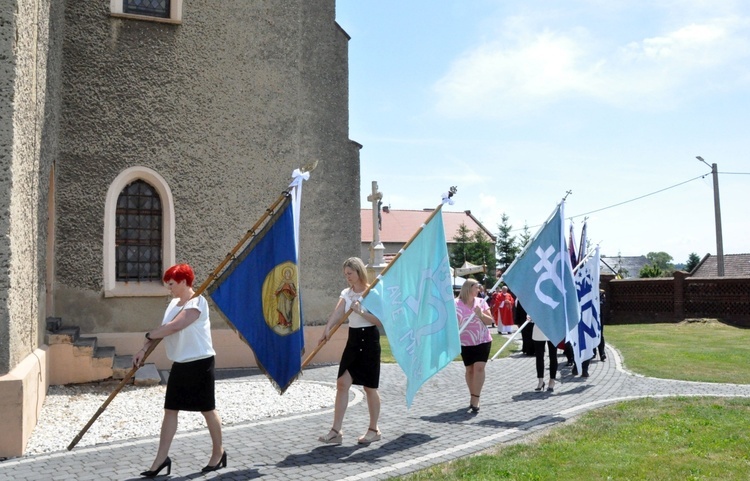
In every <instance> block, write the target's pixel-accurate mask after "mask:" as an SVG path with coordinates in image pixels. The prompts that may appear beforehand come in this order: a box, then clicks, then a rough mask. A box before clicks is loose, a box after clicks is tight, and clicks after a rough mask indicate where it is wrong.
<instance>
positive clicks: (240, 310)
mask: <svg viewBox="0 0 750 481" xmlns="http://www.w3.org/2000/svg"><path fill="white" fill-rule="evenodd" d="M293 176H294V181H293V182H292V184H291V185H290V196H289V197H288V198H287V199H285V200H284V202H283V204H282V206H281V207H280V208H279V209H278V210H277V211H276V213H275V214H274V215H273V217H272V218H271V219H270V220H269V221H268V222H267V223H266V225H265V226H264V227H263V229H262V230H261V231H260V232H258V234H256V236H255V237H253V239H252V240H251V241H250V243H249V244H248V245H247V246H246V247H245V248H244V249H243V251H242V252H241V253H240V254H239V255H238V256H237V257H236V259H235V260H234V261H233V262H232V263H231V264H230V265H229V266H228V267H227V268H226V269H225V270H224V272H223V273H222V274H221V275H220V276H219V278H218V279H217V280H216V282H214V283H213V284H212V285H211V286H210V287H209V288H208V293H209V295H210V296H211V299H213V301H214V303H215V304H216V306H217V307H218V308H219V309H220V310H221V312H222V313H223V314H224V316H225V317H226V318H227V320H228V321H229V323H230V324H231V325H232V327H233V328H234V329H235V330H236V331H237V332H238V333H239V334H240V336H241V337H242V339H243V340H244V341H245V342H246V343H247V344H248V345H249V346H250V347H251V348H252V350H253V352H254V353H255V358H256V360H257V362H258V367H259V368H260V369H261V370H262V371H263V372H264V373H265V374H266V376H268V378H269V379H270V380H271V383H272V384H273V385H274V386H275V387H276V388H277V389H278V390H279V392H281V393H282V394H283V393H284V391H286V389H287V388H288V387H289V386H290V385H291V383H292V382H293V381H294V380H295V379H296V378H297V377H298V376H299V375H300V373H301V372H302V354H303V352H304V348H305V338H304V335H303V329H302V327H303V326H304V320H303V319H302V308H301V300H300V289H299V270H298V268H297V261H298V254H297V252H298V245H299V243H298V240H297V235H296V233H297V232H299V199H300V192H299V191H300V190H301V184H302V180H304V179H305V178H306V177H305V176H308V177H309V174H308V173H304V174H303V173H300V172H299V171H297V170H295V172H294V174H293Z"/></svg>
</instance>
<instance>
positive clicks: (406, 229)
mask: <svg viewBox="0 0 750 481" xmlns="http://www.w3.org/2000/svg"><path fill="white" fill-rule="evenodd" d="M432 211H433V209H424V210H396V209H388V208H384V209H383V210H382V211H381V214H380V242H381V243H382V244H383V247H384V248H385V251H384V252H383V254H384V257H385V259H386V261H387V260H388V258H389V257H393V256H394V255H395V254H397V253H398V251H399V249H401V248H402V247H403V246H404V244H406V242H408V241H409V239H411V237H412V236H413V235H414V234H415V233H416V232H417V230H418V229H419V227H420V226H421V225H422V224H424V222H425V221H426V220H427V218H428V217H429V216H430V214H432ZM360 220H361V225H362V245H361V252H360V256H361V258H362V260H363V261H365V263H368V262H369V259H370V243H372V239H373V221H372V209H361V210H360ZM461 224H466V228H467V229H469V231H470V232H472V233H473V232H476V231H478V230H481V231H482V232H484V233H485V235H486V236H487V237H488V239H489V240H490V242H492V243H493V244H494V243H495V242H496V241H497V238H496V237H495V235H494V234H493V233H492V232H490V230H489V229H487V228H486V227H485V226H484V225H482V223H481V222H479V220H478V219H477V218H476V217H474V216H473V215H471V211H470V210H466V211H463V212H448V211H445V210H443V226H444V228H445V240H446V243H447V244H448V249H450V247H451V245H453V244H455V243H456V241H455V240H453V238H454V237H456V236H457V235H458V229H459V227H460V226H461Z"/></svg>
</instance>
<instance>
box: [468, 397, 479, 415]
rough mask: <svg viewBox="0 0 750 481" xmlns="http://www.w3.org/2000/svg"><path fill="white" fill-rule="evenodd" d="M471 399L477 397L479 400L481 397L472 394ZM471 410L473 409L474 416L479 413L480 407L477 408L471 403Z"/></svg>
mask: <svg viewBox="0 0 750 481" xmlns="http://www.w3.org/2000/svg"><path fill="white" fill-rule="evenodd" d="M471 397H475V398H477V399H479V396H477V395H476V394H472V395H471ZM469 409H471V412H472V413H473V414H476V413H478V412H479V406H475V405H473V404H471V403H469Z"/></svg>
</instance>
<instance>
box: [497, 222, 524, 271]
mask: <svg viewBox="0 0 750 481" xmlns="http://www.w3.org/2000/svg"><path fill="white" fill-rule="evenodd" d="M500 220H501V221H502V223H501V224H498V226H497V229H498V234H497V244H496V249H497V261H498V262H497V265H498V267H499V268H500V269H502V270H505V269H507V268H508V266H510V265H511V264H512V263H513V260H514V259H515V258H516V256H517V255H518V252H519V250H520V248H519V246H518V241H517V240H516V236H514V235H511V234H510V232H511V230H512V229H513V226H512V225H510V224H509V223H508V220H509V217H508V215H507V214H505V212H503V215H502V217H501V218H500Z"/></svg>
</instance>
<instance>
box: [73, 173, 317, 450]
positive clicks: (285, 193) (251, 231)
mask: <svg viewBox="0 0 750 481" xmlns="http://www.w3.org/2000/svg"><path fill="white" fill-rule="evenodd" d="M317 165H318V163H317V161H316V162H314V163H312V164H310V165H307V166H305V167H302V168H301V169H300V171H301V172H312V170H313V169H315V167H316V166H317ZM291 189H292V188H291V187H289V188H287V189H286V190H284V191H283V192H282V193H281V195H279V197H278V198H277V199H276V200H275V201H274V202H273V204H271V206H270V207H269V208H268V209H266V211H265V212H263V215H262V216H261V217H260V219H258V221H257V222H256V223H255V224H254V225H253V226H252V227H251V228H250V229H249V230H248V231H247V232H246V233H245V235H244V236H243V237H242V239H241V240H240V241H239V242H238V243H237V245H235V246H234V248H233V249H232V250H231V251H230V252H229V253H228V254H227V255H226V257H224V260H222V261H221V263H219V265H218V267H216V269H214V270H213V272H212V273H211V274H209V276H208V277H207V278H206V280H205V281H203V283H202V284H201V285H200V286H199V287H198V288H197V289H196V290H195V294H193V297H198V296H200V295H201V294H203V292H204V291H205V290H206V289H208V287H209V286H210V285H211V284H212V283H213V282H214V281H215V280H216V278H218V277H219V274H220V273H221V271H222V270H223V269H224V268H225V267H226V266H227V264H229V262H231V261H232V259H234V257H235V256H236V255H237V252H238V251H239V250H240V249H241V248H242V246H243V245H245V243H246V242H247V241H248V240H250V239H251V238H252V237H254V236H255V235H256V234H257V230H258V228H260V226H261V225H263V223H264V222H265V221H266V219H268V217H270V216H271V215H273V214H274V213H275V212H276V209H277V208H278V207H279V205H280V204H281V203H282V202H284V200H285V199H287V198H289V195H290V194H289V193H290V192H291ZM180 312H182V310H180ZM180 312H178V313H177V314H176V315H175V317H177V315H179V313H180ZM160 342H161V339H154V340H153V341H152V342H151V344H150V345H149V347H148V349H147V350H146V353H145V354H144V355H143V359H141V366H143V364H144V361H146V358H147V357H148V356H149V355H150V354H151V353H152V352H153V351H154V349H156V346H158V345H159V343H160ZM139 368H140V366H133V368H132V369H131V370H130V372H128V374H127V375H126V376H125V377H124V378H123V380H122V381H120V384H118V385H117V387H116V388H115V389H114V391H112V394H110V395H109V397H108V398H107V399H106V400H105V401H104V402H103V403H102V405H101V406H99V409H97V410H96V413H94V415H93V416H92V417H91V419H89V421H88V422H87V423H86V425H85V426H84V427H83V429H81V431H80V432H79V433H78V434H77V435H76V437H75V438H73V441H71V443H70V444H69V445H68V451H70V450H72V449H73V448H74V447H75V446H76V444H78V442H79V441H80V440H81V438H82V437H83V435H84V434H86V431H88V430H89V428H90V427H91V426H92V425H93V424H94V422H95V421H96V420H97V419H98V418H99V416H101V414H102V413H103V412H104V410H105V409H107V406H109V403H111V402H112V400H113V399H114V398H115V396H117V394H119V392H120V391H121V390H122V388H123V387H125V384H127V382H128V381H130V379H131V378H132V377H133V376H134V375H135V373H136V371H138V369H139Z"/></svg>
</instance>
